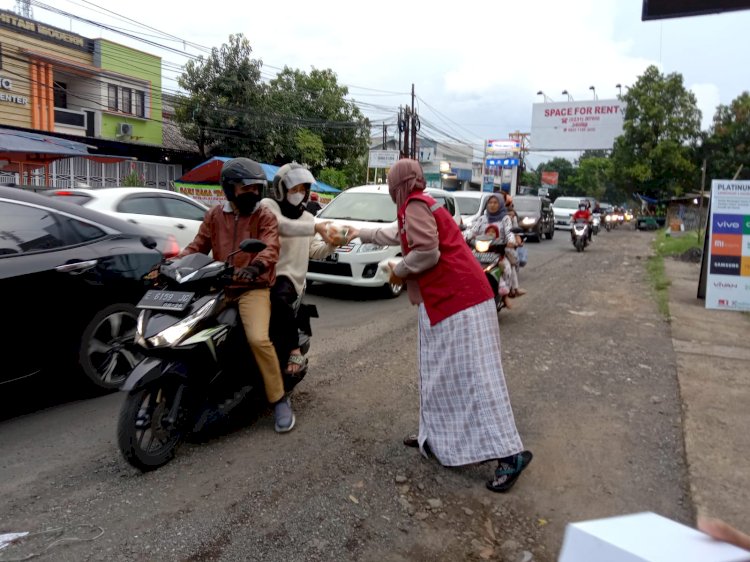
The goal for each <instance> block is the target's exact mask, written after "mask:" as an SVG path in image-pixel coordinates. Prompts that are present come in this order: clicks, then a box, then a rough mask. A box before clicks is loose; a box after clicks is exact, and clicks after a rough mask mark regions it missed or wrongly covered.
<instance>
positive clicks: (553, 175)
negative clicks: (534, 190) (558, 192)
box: [542, 172, 559, 185]
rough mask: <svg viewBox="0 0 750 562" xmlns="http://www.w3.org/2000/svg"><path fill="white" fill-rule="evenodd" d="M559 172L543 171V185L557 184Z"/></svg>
mask: <svg viewBox="0 0 750 562" xmlns="http://www.w3.org/2000/svg"><path fill="white" fill-rule="evenodd" d="M558 176H559V174H558V173H557V172H542V185H557V178H558Z"/></svg>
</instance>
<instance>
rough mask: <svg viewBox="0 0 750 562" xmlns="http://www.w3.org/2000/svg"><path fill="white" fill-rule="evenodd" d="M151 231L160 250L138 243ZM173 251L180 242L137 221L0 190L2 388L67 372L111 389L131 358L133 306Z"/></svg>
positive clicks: (18, 191) (134, 355) (131, 362)
mask: <svg viewBox="0 0 750 562" xmlns="http://www.w3.org/2000/svg"><path fill="white" fill-rule="evenodd" d="M148 236H151V237H152V238H153V239H154V240H155V241H156V242H157V249H148V248H147V247H146V246H145V245H144V244H143V242H142V239H143V238H144V237H148ZM178 251H179V248H178V247H177V242H176V240H174V239H173V238H164V237H160V235H157V234H155V233H152V232H150V231H148V230H145V229H144V228H143V227H141V226H138V225H134V224H131V223H128V222H126V221H123V220H120V219H118V218H114V217H111V216H108V215H105V214H103V213H99V212H98V211H92V210H90V209H86V208H84V207H80V206H78V205H73V204H70V203H67V202H65V201H62V200H60V199H57V198H51V197H46V196H43V195H40V194H36V193H32V192H29V191H26V190H24V189H22V188H16V187H0V302H2V312H3V313H2V321H1V322H0V352H1V353H2V368H0V388H2V386H3V385H4V384H5V383H9V382H11V381H18V380H21V379H26V378H28V377H31V376H33V375H36V374H39V373H50V374H52V375H53V376H56V377H57V376H61V375H64V374H66V373H69V372H71V371H72V370H79V371H81V372H82V374H84V375H85V376H86V377H88V380H89V381H90V382H91V383H93V384H94V385H96V387H99V388H103V389H113V388H117V387H118V386H119V385H120V383H122V381H123V380H124V378H125V377H126V376H127V374H128V373H129V372H130V370H131V368H132V366H133V365H134V364H135V362H136V359H137V351H136V348H135V347H133V335H134V332H135V324H136V320H137V313H136V308H135V306H134V304H135V303H137V302H138V301H139V300H140V298H141V296H143V294H144V292H145V291H146V290H147V289H148V288H149V287H150V286H151V285H152V284H153V281H152V280H151V278H152V277H154V275H153V274H152V271H154V270H155V267H156V266H157V265H158V264H159V262H160V261H161V259H162V254H164V255H165V256H167V257H169V256H173V255H176V253H177V252H178ZM82 380H86V379H85V378H82ZM0 393H2V391H0Z"/></svg>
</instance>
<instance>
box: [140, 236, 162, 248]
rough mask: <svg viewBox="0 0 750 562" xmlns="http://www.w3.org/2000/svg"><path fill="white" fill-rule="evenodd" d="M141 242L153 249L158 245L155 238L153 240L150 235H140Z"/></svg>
mask: <svg viewBox="0 0 750 562" xmlns="http://www.w3.org/2000/svg"><path fill="white" fill-rule="evenodd" d="M141 244H143V245H144V246H146V248H148V249H149V250H153V249H154V248H156V247H157V246H158V244H157V243H156V240H154V239H153V238H152V237H151V236H141Z"/></svg>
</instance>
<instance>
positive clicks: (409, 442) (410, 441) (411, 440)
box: [404, 434, 419, 449]
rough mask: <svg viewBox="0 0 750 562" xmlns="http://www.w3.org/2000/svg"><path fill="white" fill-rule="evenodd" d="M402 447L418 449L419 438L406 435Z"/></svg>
mask: <svg viewBox="0 0 750 562" xmlns="http://www.w3.org/2000/svg"><path fill="white" fill-rule="evenodd" d="M404 445H406V446H407V447H414V448H415V449H416V448H417V447H419V437H418V436H417V435H416V434H412V435H407V436H406V437H404Z"/></svg>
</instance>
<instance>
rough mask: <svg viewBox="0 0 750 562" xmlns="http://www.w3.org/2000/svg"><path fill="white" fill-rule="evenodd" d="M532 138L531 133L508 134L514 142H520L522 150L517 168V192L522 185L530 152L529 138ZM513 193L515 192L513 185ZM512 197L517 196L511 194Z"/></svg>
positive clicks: (517, 132)
mask: <svg viewBox="0 0 750 562" xmlns="http://www.w3.org/2000/svg"><path fill="white" fill-rule="evenodd" d="M530 136H531V133H522V132H521V131H516V132H515V133H508V138H510V139H511V140H514V141H518V142H519V143H520V145H521V146H520V150H519V152H518V156H519V165H518V167H517V168H516V181H515V184H516V190H517V189H518V186H519V185H521V169H522V168H524V169H525V168H526V153H527V152H528V151H529V137H530ZM511 191H513V185H512V183H511ZM511 195H515V192H513V193H511Z"/></svg>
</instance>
